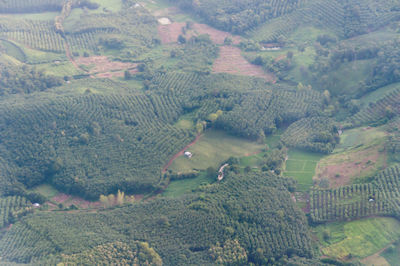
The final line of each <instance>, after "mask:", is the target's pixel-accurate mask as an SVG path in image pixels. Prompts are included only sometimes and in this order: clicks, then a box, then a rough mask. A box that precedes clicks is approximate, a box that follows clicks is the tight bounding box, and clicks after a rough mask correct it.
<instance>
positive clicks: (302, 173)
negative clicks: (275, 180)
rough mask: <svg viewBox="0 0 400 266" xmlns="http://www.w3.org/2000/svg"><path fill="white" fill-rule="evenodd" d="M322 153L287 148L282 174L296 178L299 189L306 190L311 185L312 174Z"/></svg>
mask: <svg viewBox="0 0 400 266" xmlns="http://www.w3.org/2000/svg"><path fill="white" fill-rule="evenodd" d="M322 157H323V155H322V154H319V153H312V152H306V151H300V150H289V151H288V160H287V161H286V167H285V171H284V173H283V174H284V176H287V177H292V178H294V179H296V180H297V182H298V186H297V189H298V190H299V191H307V190H308V189H309V188H310V187H311V186H312V185H313V180H312V178H313V176H314V174H315V167H316V166H317V163H318V161H319V160H320V159H321V158H322Z"/></svg>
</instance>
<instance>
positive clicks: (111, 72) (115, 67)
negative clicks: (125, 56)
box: [75, 56, 137, 78]
mask: <svg viewBox="0 0 400 266" xmlns="http://www.w3.org/2000/svg"><path fill="white" fill-rule="evenodd" d="M75 62H76V64H77V65H79V66H81V65H83V66H85V67H87V68H88V69H89V71H88V72H89V73H90V74H95V75H96V77H99V78H109V77H122V76H123V75H124V71H125V70H127V69H129V71H130V72H131V73H132V74H133V73H136V72H137V70H136V67H137V64H134V63H126V62H120V61H110V60H109V59H108V57H107V56H90V57H79V58H77V59H76V60H75Z"/></svg>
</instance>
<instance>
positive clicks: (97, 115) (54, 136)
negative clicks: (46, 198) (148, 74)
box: [0, 83, 194, 198]
mask: <svg viewBox="0 0 400 266" xmlns="http://www.w3.org/2000/svg"><path fill="white" fill-rule="evenodd" d="M100 84H101V83H100ZM105 84H106V83H104V84H103V85H100V87H101V86H105ZM111 84H112V83H111ZM116 85H117V84H114V86H116ZM0 113H1V118H0V128H1V130H0V135H1V139H4V141H3V142H2V145H3V146H4V148H5V149H6V151H7V153H6V154H8V153H12V154H13V156H12V157H11V156H7V158H5V159H6V160H8V161H10V162H14V163H16V164H17V165H18V166H19V167H18V168H17V169H18V170H17V171H15V172H16V173H15V174H14V179H15V180H18V181H20V182H22V183H24V184H25V185H27V186H28V187H31V186H33V185H37V184H40V183H42V182H45V181H46V180H51V181H52V183H53V184H55V185H56V186H57V187H59V188H61V189H62V190H64V191H67V192H69V193H76V194H78V193H82V194H83V195H84V196H85V197H88V198H96V197H98V196H99V195H100V194H109V193H112V192H115V191H114V190H116V189H117V188H119V187H124V189H125V190H126V191H127V192H128V191H130V192H135V191H150V190H154V189H155V188H157V187H158V186H159V185H161V184H160V182H162V179H160V178H161V176H160V175H161V168H162V166H163V165H164V164H165V162H167V161H168V159H169V158H170V157H171V156H172V155H173V154H175V153H176V152H178V151H179V150H180V149H181V148H182V147H184V146H185V145H186V144H187V143H189V142H190V141H191V139H193V138H194V132H191V131H185V130H182V129H177V128H175V127H174V126H172V125H173V124H174V123H175V121H177V119H178V118H179V116H180V115H182V114H183V108H182V106H181V103H180V102H179V101H178V100H177V99H176V98H174V97H167V96H161V97H160V96H156V95H152V94H149V95H124V96H120V95H116V94H111V95H109V96H102V95H98V94H90V93H89V94H87V95H82V96H75V97H58V98H56V99H52V98H49V99H42V100H40V101H38V100H34V99H33V98H32V99H30V100H29V102H24V103H23V104H22V103H21V104H6V103H4V104H2V106H1V108H0ZM10 121H13V122H12V123H11V124H10ZM27 139H31V140H32V141H26V140H27ZM33 140H35V141H33ZM102 150H107V151H108V152H107V153H99V152H98V151H102ZM6 154H4V155H3V154H2V156H6ZM72 154H73V155H72ZM110 176H113V178H112V179H110V178H109V177H110Z"/></svg>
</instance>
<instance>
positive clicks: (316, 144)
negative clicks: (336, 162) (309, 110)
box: [281, 117, 339, 153]
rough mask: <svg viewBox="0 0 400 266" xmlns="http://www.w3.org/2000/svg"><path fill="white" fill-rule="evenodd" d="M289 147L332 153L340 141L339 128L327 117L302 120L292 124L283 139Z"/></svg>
mask: <svg viewBox="0 0 400 266" xmlns="http://www.w3.org/2000/svg"><path fill="white" fill-rule="evenodd" d="M281 139H282V141H283V142H284V143H285V144H286V145H287V146H289V147H296V148H300V149H306V150H310V151H314V152H322V153H330V152H332V151H333V149H334V147H335V145H336V143H338V141H339V135H338V133H337V128H336V126H335V125H334V123H333V121H331V120H330V119H327V118H326V117H311V118H303V119H300V120H298V121H296V122H294V123H293V124H291V125H290V126H289V127H288V129H287V130H286V131H285V133H284V134H283V135H282V137H281Z"/></svg>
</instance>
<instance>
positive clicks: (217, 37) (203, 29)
mask: <svg viewBox="0 0 400 266" xmlns="http://www.w3.org/2000/svg"><path fill="white" fill-rule="evenodd" d="M193 30H194V32H195V33H197V35H200V34H208V35H210V38H211V40H212V41H213V42H214V43H215V44H224V41H225V38H226V37H230V38H232V41H233V44H239V43H240V42H241V40H242V38H241V37H240V36H234V35H232V34H230V33H229V32H225V31H220V30H217V29H214V28H213V27H210V26H208V25H206V24H197V23H196V24H194V26H193Z"/></svg>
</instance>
